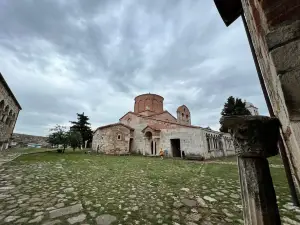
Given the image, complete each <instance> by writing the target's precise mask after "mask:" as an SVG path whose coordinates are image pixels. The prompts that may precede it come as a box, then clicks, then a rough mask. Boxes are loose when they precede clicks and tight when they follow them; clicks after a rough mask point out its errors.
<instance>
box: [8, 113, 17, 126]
mask: <svg viewBox="0 0 300 225" xmlns="http://www.w3.org/2000/svg"><path fill="white" fill-rule="evenodd" d="M15 120H16V114H15V113H14V114H13V115H12V116H11V120H10V123H9V126H10V127H11V126H12V125H13V124H14V121H15Z"/></svg>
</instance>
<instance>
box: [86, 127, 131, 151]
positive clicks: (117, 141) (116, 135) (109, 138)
mask: <svg viewBox="0 0 300 225" xmlns="http://www.w3.org/2000/svg"><path fill="white" fill-rule="evenodd" d="M130 137H131V131H130V129H129V128H127V127H125V126H122V125H114V126H109V127H106V128H103V129H98V130H97V131H96V132H95V134H94V136H93V143H92V149H93V151H98V152H102V153H105V154H126V153H129V141H130Z"/></svg>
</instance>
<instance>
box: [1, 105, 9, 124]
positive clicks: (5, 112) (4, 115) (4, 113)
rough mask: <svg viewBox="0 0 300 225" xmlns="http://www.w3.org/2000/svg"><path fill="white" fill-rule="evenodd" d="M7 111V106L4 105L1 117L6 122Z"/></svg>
mask: <svg viewBox="0 0 300 225" xmlns="http://www.w3.org/2000/svg"><path fill="white" fill-rule="evenodd" d="M8 112H9V106H8V105H7V106H5V108H4V112H3V117H2V122H4V123H5V122H6V119H7V116H8Z"/></svg>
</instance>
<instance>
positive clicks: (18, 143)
mask: <svg viewBox="0 0 300 225" xmlns="http://www.w3.org/2000/svg"><path fill="white" fill-rule="evenodd" d="M12 138H13V140H12V142H13V143H15V146H14V147H27V144H29V143H32V144H40V145H41V146H43V147H47V146H49V144H48V142H47V138H46V137H42V136H34V135H28V134H18V133H13V135H12Z"/></svg>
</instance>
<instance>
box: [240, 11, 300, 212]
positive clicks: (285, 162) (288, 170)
mask: <svg viewBox="0 0 300 225" xmlns="http://www.w3.org/2000/svg"><path fill="white" fill-rule="evenodd" d="M242 20H243V24H244V27H245V30H246V34H247V38H248V41H249V45H250V49H251V53H252V57H253V60H254V64H255V68H256V71H257V74H258V79H259V82H260V85H261V88H262V91H263V94H264V97H265V101H266V104H267V107H268V111H269V114H270V116H271V117H275V114H274V110H273V108H272V105H271V101H270V98H269V95H268V92H267V88H266V85H265V82H264V79H263V76H262V72H261V69H260V66H259V62H258V59H257V56H256V54H255V49H254V45H253V42H252V39H251V36H250V32H249V28H248V25H247V22H246V18H245V14H244V12H243V13H242ZM280 134H281V135H280V138H279V141H278V148H279V152H280V156H281V159H282V162H283V166H284V169H285V174H286V177H287V180H288V185H289V188H290V193H291V197H292V201H293V203H294V205H295V206H299V205H300V204H299V200H298V197H297V192H296V187H295V184H294V181H293V177H292V172H291V168H290V163H289V160H288V157H287V154H286V148H285V145H284V141H283V137H282V132H280Z"/></svg>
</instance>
